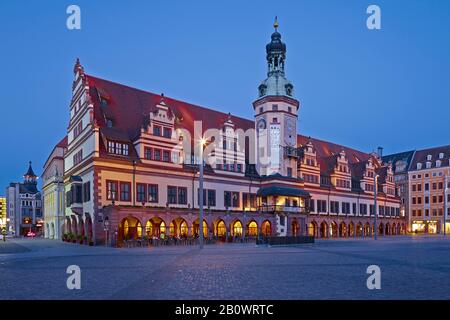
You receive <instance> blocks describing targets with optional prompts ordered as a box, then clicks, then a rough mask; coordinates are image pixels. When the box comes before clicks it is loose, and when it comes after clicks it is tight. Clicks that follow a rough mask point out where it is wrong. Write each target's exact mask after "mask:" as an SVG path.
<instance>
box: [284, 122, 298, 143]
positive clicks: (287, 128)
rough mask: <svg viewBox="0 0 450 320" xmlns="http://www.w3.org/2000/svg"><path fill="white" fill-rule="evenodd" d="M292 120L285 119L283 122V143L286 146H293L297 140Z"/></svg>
mask: <svg viewBox="0 0 450 320" xmlns="http://www.w3.org/2000/svg"><path fill="white" fill-rule="evenodd" d="M295 124H296V123H295V119H294V118H286V119H285V122H284V141H285V142H286V144H287V145H288V146H291V147H292V146H295V143H296V140H297V130H296V126H295Z"/></svg>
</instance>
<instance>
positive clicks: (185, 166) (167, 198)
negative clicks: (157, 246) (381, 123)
mask: <svg viewBox="0 0 450 320" xmlns="http://www.w3.org/2000/svg"><path fill="white" fill-rule="evenodd" d="M266 54H267V55H266V58H267V67H268V73H267V78H266V79H265V80H264V81H263V82H262V83H261V84H260V86H259V87H258V98H257V100H256V101H254V102H253V110H254V115H255V120H248V119H243V118H240V117H236V116H233V115H231V114H226V113H222V112H218V111H214V110H211V109H208V108H204V107H200V106H196V105H192V104H189V103H186V102H182V101H178V100H175V99H172V98H168V97H165V96H164V95H157V94H153V93H150V92H146V91H142V90H139V89H134V88H131V87H127V86H124V85H121V84H118V83H114V82H111V81H107V80H104V79H100V78H97V77H94V76H91V75H88V74H86V73H85V72H84V68H83V67H82V65H81V64H80V62H79V61H78V60H77V62H76V64H75V68H74V74H75V79H74V82H73V87H72V89H73V98H72V101H71V104H70V122H69V126H68V131H67V137H68V141H67V152H66V153H65V155H64V170H65V171H64V187H65V193H66V210H65V223H64V231H63V232H64V233H72V234H75V235H81V236H85V237H87V238H89V239H92V241H94V242H96V243H104V242H105V241H107V242H108V243H109V244H111V245H115V244H118V245H120V244H121V243H122V242H123V241H124V240H126V239H136V238H141V237H145V236H147V237H161V236H163V237H167V236H177V237H190V236H197V235H198V230H199V226H200V223H199V220H198V211H199V209H198V208H199V197H198V195H199V192H198V190H199V175H198V163H199V162H200V160H199V159H200V157H199V154H200V152H199V150H200V148H201V147H202V146H201V143H200V140H201V138H202V137H203V138H205V139H206V141H207V145H206V146H205V159H204V161H205V162H206V164H205V168H204V171H205V173H204V196H203V198H204V199H205V200H204V208H205V220H204V221H203V222H202V226H203V228H204V234H205V235H206V236H207V237H218V238H222V239H224V238H226V237H231V238H242V237H256V236H258V235H266V236H268V235H281V236H282V235H290V236H292V235H306V234H310V235H314V236H316V237H323V238H328V237H357V236H360V237H361V236H369V235H371V233H372V232H373V228H374V224H373V217H374V216H373V215H374V211H375V210H374V207H373V195H374V180H375V176H377V175H378V177H379V178H378V190H379V193H378V204H379V210H377V211H378V214H379V220H378V221H379V225H378V226H377V228H378V231H379V233H380V234H389V235H391V234H392V235H393V234H401V233H404V232H405V227H406V225H405V220H404V217H403V216H402V215H401V214H400V200H399V198H398V197H397V196H396V187H395V183H394V180H393V171H392V167H391V166H390V165H384V164H383V163H382V161H381V158H380V157H379V156H378V155H377V154H368V153H364V152H360V151H357V150H354V149H351V148H348V147H345V146H341V145H337V144H334V143H330V142H325V141H321V140H318V139H314V138H311V137H307V136H304V135H299V134H298V133H297V132H298V128H297V123H298V121H297V120H298V117H299V112H300V109H301V105H300V102H299V101H298V100H296V99H295V98H294V86H293V84H292V83H291V82H290V81H288V80H287V79H286V77H285V62H286V45H285V44H284V43H283V42H282V41H281V35H280V33H279V32H278V31H277V30H275V32H274V33H273V34H272V37H271V42H270V43H269V44H268V45H267V46H266ZM105 221H108V225H107V226H105Z"/></svg>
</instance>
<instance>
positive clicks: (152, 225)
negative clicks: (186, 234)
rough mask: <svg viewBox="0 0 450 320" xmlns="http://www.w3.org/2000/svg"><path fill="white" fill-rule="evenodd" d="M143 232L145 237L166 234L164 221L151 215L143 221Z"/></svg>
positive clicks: (157, 236)
mask: <svg viewBox="0 0 450 320" xmlns="http://www.w3.org/2000/svg"><path fill="white" fill-rule="evenodd" d="M145 234H146V235H147V237H156V238H159V237H161V234H164V236H165V235H166V223H165V222H164V220H163V219H161V218H160V217H153V218H151V219H150V220H148V221H147V222H146V223H145Z"/></svg>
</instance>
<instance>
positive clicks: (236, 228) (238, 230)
mask: <svg viewBox="0 0 450 320" xmlns="http://www.w3.org/2000/svg"><path fill="white" fill-rule="evenodd" d="M231 235H232V236H233V237H242V222H241V221H239V220H236V221H234V222H233V223H232V224H231Z"/></svg>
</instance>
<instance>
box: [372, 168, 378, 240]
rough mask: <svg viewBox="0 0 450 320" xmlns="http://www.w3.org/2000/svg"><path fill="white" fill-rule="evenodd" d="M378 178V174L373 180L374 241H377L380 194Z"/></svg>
mask: <svg viewBox="0 0 450 320" xmlns="http://www.w3.org/2000/svg"><path fill="white" fill-rule="evenodd" d="M378 177H379V175H378V174H376V175H375V178H374V179H373V211H374V212H373V213H374V224H373V229H374V230H373V235H374V239H375V240H377V192H378Z"/></svg>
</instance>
